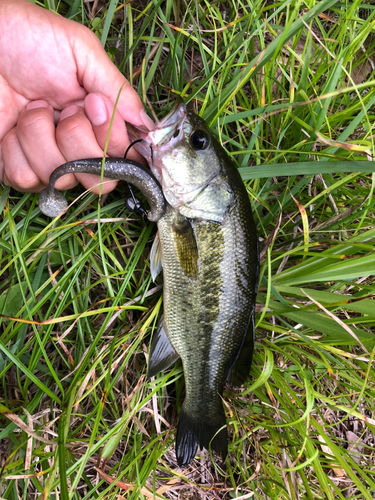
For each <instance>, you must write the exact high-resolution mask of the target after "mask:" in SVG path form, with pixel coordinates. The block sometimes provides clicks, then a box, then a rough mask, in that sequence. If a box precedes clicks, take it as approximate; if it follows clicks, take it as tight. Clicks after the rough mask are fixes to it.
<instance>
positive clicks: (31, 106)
mask: <svg viewBox="0 0 375 500" xmlns="http://www.w3.org/2000/svg"><path fill="white" fill-rule="evenodd" d="M48 106H49V104H48V102H46V101H42V100H38V101H31V102H29V104H28V105H27V106H26V109H35V108H48Z"/></svg>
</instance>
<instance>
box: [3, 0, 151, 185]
mask: <svg viewBox="0 0 375 500" xmlns="http://www.w3.org/2000/svg"><path fill="white" fill-rule="evenodd" d="M0 19H1V24H2V26H1V30H0V53H1V57H0V182H2V183H3V184H5V185H7V186H12V187H14V188H15V189H17V190H19V191H23V192H39V191H41V190H42V189H44V188H45V187H46V186H47V184H48V179H49V176H50V173H51V172H52V171H53V170H54V169H55V168H56V167H58V166H59V165H61V164H63V163H65V162H67V161H72V160H76V159H80V158H92V157H101V156H103V151H104V147H105V143H106V140H107V135H108V130H109V124H110V120H111V116H112V113H113V109H114V105H115V102H116V98H117V95H118V92H119V90H120V89H122V90H121V95H120V99H119V102H118V105H117V108H116V113H115V118H114V121H113V125H112V129H111V133H110V138H109V143H108V148H107V156H120V157H123V156H124V153H125V150H126V148H127V146H128V145H129V139H128V136H127V132H126V126H125V121H128V122H130V123H132V124H134V125H143V126H146V127H147V128H152V127H153V122H152V121H151V119H150V118H149V117H148V116H147V115H146V113H145V111H144V109H143V106H142V103H141V101H140V99H139V97H138V95H137V93H136V92H135V90H134V89H133V88H132V87H131V85H130V84H129V82H128V81H127V80H126V79H125V77H124V76H123V75H122V74H121V73H120V72H119V71H118V70H117V68H116V67H115V65H114V64H113V63H112V62H111V61H110V59H109V58H108V57H107V55H106V53H105V51H104V50H103V48H102V46H101V44H100V42H99V40H98V39H97V37H96V36H95V35H94V34H93V33H92V32H91V31H90V30H88V29H87V28H85V27H84V26H82V25H80V24H78V23H76V22H74V21H70V20H68V19H64V18H62V17H60V16H58V15H56V14H53V13H52V12H49V11H47V10H45V9H42V8H40V7H37V6H35V5H33V4H31V3H29V2H28V1H27V0H0ZM128 157H129V158H131V159H133V160H138V161H139V160H140V159H141V157H140V156H139V155H138V153H136V152H135V150H131V152H130V153H129V156H128ZM78 182H80V183H81V184H83V186H84V187H85V188H86V189H91V188H93V186H97V184H98V177H97V176H93V175H90V174H77V175H75V176H74V175H73V174H69V175H66V176H64V177H62V178H61V179H59V181H58V182H57V184H56V187H57V189H60V190H62V189H69V188H71V187H73V186H74V185H75V184H77V183H78ZM115 185H116V182H115V181H111V182H106V183H104V184H103V186H102V193H107V192H109V191H111V190H112V189H113V188H114V187H115ZM93 191H94V192H96V193H98V192H99V187H98V186H97V187H95V188H94V189H93Z"/></svg>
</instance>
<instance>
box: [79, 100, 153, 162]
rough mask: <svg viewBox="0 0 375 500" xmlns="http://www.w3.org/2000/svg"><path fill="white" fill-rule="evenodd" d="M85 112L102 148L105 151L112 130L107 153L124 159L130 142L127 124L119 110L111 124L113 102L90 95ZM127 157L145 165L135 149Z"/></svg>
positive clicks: (86, 101)
mask: <svg viewBox="0 0 375 500" xmlns="http://www.w3.org/2000/svg"><path fill="white" fill-rule="evenodd" d="M85 111H86V115H87V116H88V118H89V120H90V122H91V124H92V128H93V131H94V134H95V136H96V139H97V141H98V144H99V145H100V147H101V148H102V149H103V150H104V148H105V145H106V142H107V139H108V131H109V129H110V134H109V140H108V148H107V153H108V155H109V156H117V157H121V158H123V157H124V154H125V151H126V150H127V148H128V146H129V145H130V141H129V138H128V133H127V130H126V126H125V122H124V120H123V118H122V116H120V114H119V113H118V112H117V109H116V112H115V114H114V116H113V121H112V123H111V120H112V115H113V106H112V103H111V101H110V100H109V99H108V98H107V97H105V96H102V95H100V94H94V93H92V94H88V96H87V97H86V99H85ZM127 157H128V158H130V159H131V160H134V161H138V162H143V163H144V159H143V157H142V156H141V155H140V154H139V153H138V152H137V151H136V150H135V149H134V148H132V149H130V151H129V154H128V155H127Z"/></svg>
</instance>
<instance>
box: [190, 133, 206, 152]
mask: <svg viewBox="0 0 375 500" xmlns="http://www.w3.org/2000/svg"><path fill="white" fill-rule="evenodd" d="M210 142H211V141H210V136H209V135H208V132H206V131H205V130H194V132H192V133H191V134H190V144H191V145H192V146H193V148H194V149H195V150H196V151H202V150H203V149H207V148H208V147H209V145H210Z"/></svg>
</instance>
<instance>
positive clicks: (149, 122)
mask: <svg viewBox="0 0 375 500" xmlns="http://www.w3.org/2000/svg"><path fill="white" fill-rule="evenodd" d="M139 116H140V117H141V120H142V122H143V125H144V126H145V127H146V128H148V130H154V128H155V123H154V122H153V121H152V120H151V118H150V117H149V116H148V114H147V113H146V111H145V110H144V109H141V112H140V113H139Z"/></svg>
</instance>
